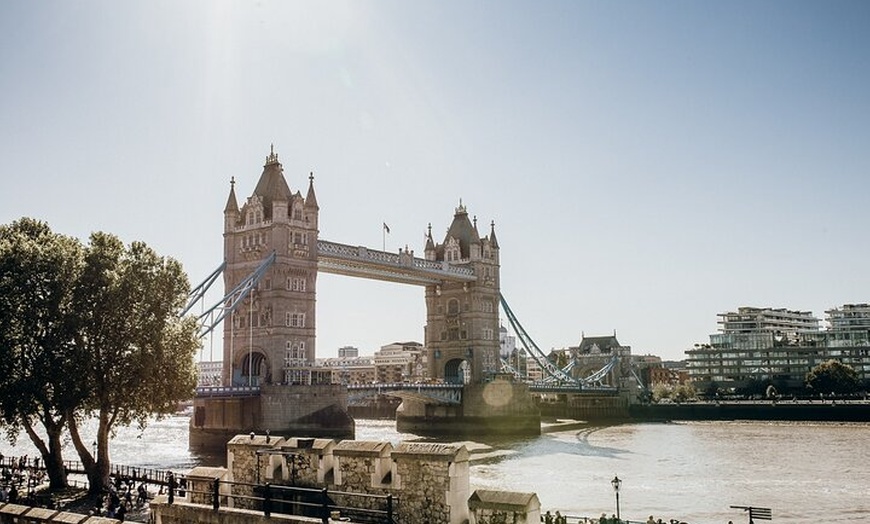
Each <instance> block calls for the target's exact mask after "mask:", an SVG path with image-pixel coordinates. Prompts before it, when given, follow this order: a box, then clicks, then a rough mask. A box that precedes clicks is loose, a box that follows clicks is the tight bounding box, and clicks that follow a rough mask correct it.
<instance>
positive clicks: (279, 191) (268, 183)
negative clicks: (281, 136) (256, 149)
mask: <svg viewBox="0 0 870 524" xmlns="http://www.w3.org/2000/svg"><path fill="white" fill-rule="evenodd" d="M254 195H256V196H258V197H260V200H261V201H262V202H263V214H264V215H265V216H266V218H267V219H271V218H272V202H273V201H275V200H281V201H284V202H290V197H292V196H293V193H292V192H291V191H290V186H288V185H287V180H285V179H284V167H283V166H282V165H281V163H280V162H278V155H276V154H275V147H274V146H272V148H271V151H270V153H269V156H267V157H266V164H265V165H264V166H263V174H262V175H260V180H259V182H257V187H256V188H254Z"/></svg>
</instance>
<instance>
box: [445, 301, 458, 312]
mask: <svg viewBox="0 0 870 524" xmlns="http://www.w3.org/2000/svg"><path fill="white" fill-rule="evenodd" d="M447 314H448V315H458V314H459V301H458V300H456V299H455V298H453V299H450V300H449V301H448V302H447Z"/></svg>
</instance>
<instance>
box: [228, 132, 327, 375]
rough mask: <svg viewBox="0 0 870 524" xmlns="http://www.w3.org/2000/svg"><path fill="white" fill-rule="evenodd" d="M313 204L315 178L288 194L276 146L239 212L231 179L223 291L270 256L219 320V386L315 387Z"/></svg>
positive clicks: (315, 232) (315, 214)
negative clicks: (247, 289)
mask: <svg viewBox="0 0 870 524" xmlns="http://www.w3.org/2000/svg"><path fill="white" fill-rule="evenodd" d="M318 215H319V207H318V205H317V198H316V197H315V194H314V176H313V174H312V175H310V176H309V179H308V192H307V195H306V196H304V197H303V196H302V193H301V192H300V191H298V190H297V191H296V192H293V191H291V190H290V187H289V186H288V185H287V181H286V179H285V178H284V168H283V166H282V165H281V163H280V162H279V161H278V155H277V154H275V150H274V147H273V148H272V149H271V151H270V153H269V155H268V156H267V157H266V163H265V165H264V166H263V173H262V174H261V175H260V180H259V181H258V182H257V186H256V188H254V192H253V193H252V194H251V196H249V197H248V198H247V200H246V201H245V203H244V205H242V207H241V208H239V205H238V202H237V200H236V192H235V180H233V181H231V182H230V194H229V198H228V199H227V205H226V207H225V208H224V259H225V260H226V264H227V265H226V269H225V271H224V286H225V289H226V291H227V292H229V291H230V290H232V289H234V288H235V287H236V286H237V285H238V284H239V282H241V281H242V280H243V279H244V278H245V277H247V276H249V275H250V274H251V273H253V272H254V271H255V270H256V269H257V267H259V266H260V264H261V263H262V262H263V260H264V259H265V258H266V257H267V256H269V255H270V254H271V253H273V252H274V253H275V261H274V262H273V263H272V265H271V266H270V267H269V268H268V269H267V270H266V272H265V274H264V275H263V277H262V278H261V280H260V281H259V283H258V285H257V287H256V289H254V290H253V291H252V292H251V294H250V295H249V296H248V298H247V299H246V300H245V303H244V304H242V305H240V306H239V307H238V308H237V309H236V310H235V311H234V312H233V314H232V320H231V321H229V322H224V327H223V329H224V333H223V347H224V359H223V361H224V369H223V376H222V383H223V385H224V386H248V385H251V386H260V385H264V384H317V383H321V382H322V381H323V377H320V376H318V374H317V373H316V372H314V371H313V367H312V366H313V363H314V357H315V292H316V288H317V238H318Z"/></svg>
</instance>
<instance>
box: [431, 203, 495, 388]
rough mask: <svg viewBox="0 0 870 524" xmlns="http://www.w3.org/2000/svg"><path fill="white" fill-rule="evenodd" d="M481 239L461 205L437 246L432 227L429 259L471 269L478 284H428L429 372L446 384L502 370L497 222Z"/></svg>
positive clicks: (473, 380) (464, 381)
mask: <svg viewBox="0 0 870 524" xmlns="http://www.w3.org/2000/svg"><path fill="white" fill-rule="evenodd" d="M491 227H492V229H491V231H490V234H489V235H488V236H484V237H481V235H480V233H479V232H478V230H477V218H475V219H474V221H473V222H472V220H470V219H469V218H468V211H467V210H466V208H465V206H463V205H462V204H461V203H460V205H459V207H457V208H456V212H455V214H454V216H453V222H452V223H451V225H450V228H449V229H448V230H447V234H446V236H445V237H444V241H443V242H442V243H440V244H436V243H435V241H434V240H433V238H432V227H431V226H430V227H429V232H428V235H427V239H426V250H425V253H426V260H428V261H439V262H445V263H447V264H450V265H453V266H460V267H463V266H464V267H468V268H471V269H472V270H473V272H474V275H476V277H477V279H476V280H475V281H474V282H449V281H445V282H444V283H442V284H431V285H428V286H426V332H425V337H426V340H425V345H426V348H427V349H428V350H429V354H428V368H429V370H428V373H429V376H431V377H437V378H441V377H443V379H444V380H445V381H446V382H453V383H469V382H481V381H482V380H484V379H485V377H488V376H493V375H495V374H496V373H498V372H499V371H500V368H501V365H500V362H499V339H498V328H499V319H498V305H499V296H500V292H499V282H500V276H499V246H498V241H497V240H496V237H495V224H494V223H493V224H492V226H491Z"/></svg>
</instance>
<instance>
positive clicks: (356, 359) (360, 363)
mask: <svg viewBox="0 0 870 524" xmlns="http://www.w3.org/2000/svg"><path fill="white" fill-rule="evenodd" d="M342 349H351V350H353V351H347V352H346V353H350V354H351V355H352V354H353V353H357V352H358V351H357V349H356V348H349V347H348V348H341V349H339V353H342ZM351 355H347V356H341V355H339V356H338V357H332V358H319V359H317V362H316V367H317V369H318V370H319V371H320V372H325V373H328V376H329V377H330V381H331V383H332V384H345V385H364V384H376V383H382V384H386V383H398V382H412V383H413V382H426V381H428V380H429V375H428V373H427V372H428V368H427V366H426V358H427V352H426V348H425V347H423V345H422V344H421V343H419V342H394V343H392V344H387V345H386V346H383V347H381V349H380V350H378V351H375V354H374V355H373V356H368V357H366V356H363V357H360V356H355V355H353V356H351Z"/></svg>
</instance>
